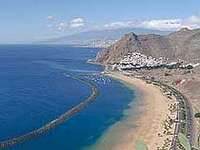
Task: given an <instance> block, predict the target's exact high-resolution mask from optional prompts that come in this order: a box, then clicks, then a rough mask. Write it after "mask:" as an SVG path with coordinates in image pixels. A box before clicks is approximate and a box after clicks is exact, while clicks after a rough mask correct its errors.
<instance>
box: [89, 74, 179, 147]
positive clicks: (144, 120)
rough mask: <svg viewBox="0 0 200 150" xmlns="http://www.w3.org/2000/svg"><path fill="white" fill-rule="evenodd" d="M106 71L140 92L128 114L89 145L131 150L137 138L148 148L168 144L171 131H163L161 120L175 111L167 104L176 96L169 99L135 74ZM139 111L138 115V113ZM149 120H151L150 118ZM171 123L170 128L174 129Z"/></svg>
mask: <svg viewBox="0 0 200 150" xmlns="http://www.w3.org/2000/svg"><path fill="white" fill-rule="evenodd" d="M106 75H108V76H110V77H112V78H114V79H117V80H120V81H122V82H123V83H125V84H126V85H128V86H130V87H131V88H133V89H136V91H137V92H138V94H139V97H138V100H137V103H138V104H137V106H136V105H135V104H130V108H129V109H128V110H125V111H126V112H127V114H125V115H126V116H127V117H126V118H125V119H122V120H121V121H119V122H117V123H115V124H114V125H112V126H111V127H110V128H109V129H108V130H107V131H106V132H105V133H104V135H103V136H102V137H101V138H100V139H99V140H98V141H97V143H96V144H95V146H92V148H89V149H92V150H93V149H95V150H134V149H135V146H136V144H135V143H136V142H137V141H138V140H142V141H144V143H145V144H146V145H147V146H148V148H149V149H157V148H158V147H159V148H163V146H166V140H168V144H167V146H168V147H170V144H171V143H170V142H169V141H171V140H172V138H173V134H172V135H165V134H163V132H165V130H164V127H163V124H164V123H165V121H166V120H167V119H168V117H171V118H173V119H175V116H176V115H175V114H171V113H170V111H169V105H171V104H174V103H175V99H171V101H169V99H168V98H167V97H166V96H165V95H163V93H162V91H161V89H159V88H158V87H157V86H154V85H152V84H147V83H146V82H145V81H143V80H141V79H137V78H132V77H128V76H126V75H122V74H120V73H114V72H111V73H107V74H106ZM138 114H139V115H138ZM150 120H151V121H150ZM173 131H174V126H172V129H171V132H172V133H173Z"/></svg>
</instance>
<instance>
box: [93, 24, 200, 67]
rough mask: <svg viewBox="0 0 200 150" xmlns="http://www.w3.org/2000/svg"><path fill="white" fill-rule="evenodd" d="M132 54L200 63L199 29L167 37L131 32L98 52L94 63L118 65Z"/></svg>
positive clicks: (186, 30) (182, 31) (183, 31)
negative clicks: (122, 59) (137, 53)
mask: <svg viewBox="0 0 200 150" xmlns="http://www.w3.org/2000/svg"><path fill="white" fill-rule="evenodd" d="M132 52H139V53H142V54H145V55H147V56H152V57H155V58H159V57H165V58H168V59H169V60H170V61H175V60H178V59H181V60H184V61H187V62H194V63H196V62H200V29H194V30H190V29H187V28H183V29H181V30H179V31H176V32H173V33H170V34H169V35H159V34H145V35H137V34H135V33H133V32H131V33H128V34H125V35H124V36H123V37H122V38H121V39H120V40H119V41H117V42H116V43H115V44H113V45H112V46H110V47H109V48H107V49H104V50H103V51H101V52H99V53H98V54H97V57H96V62H98V63H101V64H114V63H118V62H119V61H120V60H121V58H123V57H124V56H126V55H128V54H129V53H132Z"/></svg>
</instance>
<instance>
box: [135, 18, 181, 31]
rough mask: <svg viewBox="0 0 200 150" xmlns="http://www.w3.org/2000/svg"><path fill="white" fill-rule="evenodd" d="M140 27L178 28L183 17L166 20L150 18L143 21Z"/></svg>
mask: <svg viewBox="0 0 200 150" xmlns="http://www.w3.org/2000/svg"><path fill="white" fill-rule="evenodd" d="M139 26H140V27H143V28H147V29H156V30H176V29H179V28H181V26H182V20H181V19H166V20H149V21H143V22H142V23H141V24H140V25H139Z"/></svg>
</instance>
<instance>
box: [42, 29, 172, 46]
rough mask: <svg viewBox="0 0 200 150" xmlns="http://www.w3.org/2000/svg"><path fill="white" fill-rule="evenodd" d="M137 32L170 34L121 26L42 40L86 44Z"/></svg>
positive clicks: (116, 38)
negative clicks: (119, 27)
mask: <svg viewBox="0 0 200 150" xmlns="http://www.w3.org/2000/svg"><path fill="white" fill-rule="evenodd" d="M129 32H135V33H137V34H150V33H154V34H161V35H165V34H168V33H169V32H168V31H159V30H150V29H143V28H121V29H112V30H111V29H110V30H95V31H87V32H81V33H77V34H73V35H68V36H63V37H58V38H53V39H49V40H45V41H42V43H54V44H55V43H56V44H71V45H85V44H88V43H90V42H93V41H95V40H103V41H106V40H113V41H115V40H118V39H119V38H120V37H121V36H123V35H124V34H126V33H129Z"/></svg>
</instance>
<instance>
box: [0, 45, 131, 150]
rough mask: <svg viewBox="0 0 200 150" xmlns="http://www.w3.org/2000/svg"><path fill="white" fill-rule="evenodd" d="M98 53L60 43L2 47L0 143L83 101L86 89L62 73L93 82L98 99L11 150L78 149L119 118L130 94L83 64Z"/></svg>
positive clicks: (93, 141) (87, 89) (0, 54)
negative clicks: (55, 126)
mask: <svg viewBox="0 0 200 150" xmlns="http://www.w3.org/2000/svg"><path fill="white" fill-rule="evenodd" d="M97 52H98V49H90V48H74V47H68V46H61V45H51V46H48V45H1V46H0V140H5V139H8V138H11V137H16V136H19V135H22V134H24V133H27V132H29V131H32V130H34V129H37V128H38V127H40V126H42V125H44V124H45V123H47V122H48V121H51V120H53V119H55V118H56V117H58V116H59V115H61V114H62V113H64V112H66V111H67V110H68V109H70V108H72V107H73V106H74V105H76V104H78V103H79V102H81V101H82V100H84V99H85V98H86V97H87V96H88V95H89V94H90V92H91V91H90V89H89V87H87V86H86V85H84V84H83V83H80V82H78V81H77V80H74V79H72V78H70V77H67V76H66V75H65V74H66V73H70V74H74V75H79V76H81V77H83V78H86V79H88V80H90V81H92V82H93V83H95V84H96V85H97V86H98V88H99V91H100V95H99V96H98V97H97V98H96V100H95V102H94V103H92V104H90V105H89V106H88V107H87V108H86V109H84V110H83V111H81V112H79V113H78V114H76V115H75V116H73V117H72V118H71V119H70V120H68V121H66V122H65V123H63V124H62V125H60V126H58V127H57V128H55V129H53V130H51V131H50V132H48V133H47V134H45V135H43V136H40V137H38V138H35V139H33V140H30V141H27V142H25V143H22V144H18V145H16V146H13V147H11V148H7V149H9V150H58V149H59V150H81V149H83V148H86V149H87V147H88V146H90V145H92V144H94V143H95V142H96V141H97V140H98V139H99V138H100V137H101V136H102V134H103V133H104V131H106V129H108V128H109V127H110V126H111V125H112V124H114V123H116V122H117V121H119V120H120V119H122V117H123V111H124V110H125V109H126V108H128V104H129V103H130V102H131V101H132V98H133V97H134V93H133V91H132V90H130V89H129V88H127V87H126V86H125V85H123V84H122V83H120V82H118V81H116V80H113V79H110V78H108V77H104V76H101V75H99V74H98V73H99V72H101V71H102V68H101V67H100V66H97V65H92V64H87V63H86V61H87V60H88V59H89V58H93V57H95V55H96V53H97Z"/></svg>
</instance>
